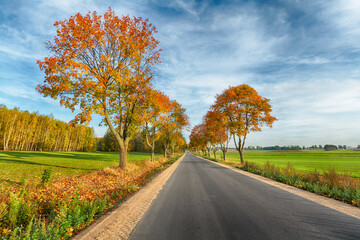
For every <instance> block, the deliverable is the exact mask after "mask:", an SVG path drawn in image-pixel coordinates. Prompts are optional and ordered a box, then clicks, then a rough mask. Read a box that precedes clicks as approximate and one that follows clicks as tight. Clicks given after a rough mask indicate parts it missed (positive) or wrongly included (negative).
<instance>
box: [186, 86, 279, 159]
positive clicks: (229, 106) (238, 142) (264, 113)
mask: <svg viewBox="0 0 360 240" xmlns="http://www.w3.org/2000/svg"><path fill="white" fill-rule="evenodd" d="M269 101H270V100H269V99H267V98H264V97H261V96H260V95H259V94H258V93H257V92H256V90H255V89H253V88H252V87H250V86H249V85H246V84H242V85H239V86H236V87H231V86H230V87H229V88H228V89H226V90H225V91H224V92H223V93H222V94H220V95H217V96H216V101H215V103H214V105H212V106H211V109H210V110H209V111H208V113H207V114H206V116H205V117H204V123H203V124H202V125H200V126H196V127H195V128H194V129H193V132H192V135H190V145H192V146H199V145H201V144H203V145H205V146H206V145H208V144H209V143H210V144H209V145H208V146H207V147H208V149H209V148H213V149H214V148H215V146H217V145H220V148H221V150H222V151H223V155H224V159H225V154H226V151H227V147H228V143H229V140H230V138H231V136H232V137H233V139H234V143H235V146H236V149H237V150H238V151H239V154H240V159H241V163H244V153H243V151H244V146H245V140H246V137H247V135H248V134H249V133H250V132H259V131H261V129H262V127H263V126H264V125H266V126H269V127H272V124H273V122H274V121H275V120H276V118H275V117H273V116H271V112H272V109H271V105H270V104H269ZM199 138H200V139H201V140H199ZM209 152H210V150H209ZM209 155H210V154H209Z"/></svg>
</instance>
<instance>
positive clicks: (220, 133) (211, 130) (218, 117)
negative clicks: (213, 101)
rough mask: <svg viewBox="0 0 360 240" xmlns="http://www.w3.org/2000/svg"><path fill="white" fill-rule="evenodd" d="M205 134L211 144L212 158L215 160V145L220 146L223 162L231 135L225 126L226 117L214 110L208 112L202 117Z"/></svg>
mask: <svg viewBox="0 0 360 240" xmlns="http://www.w3.org/2000/svg"><path fill="white" fill-rule="evenodd" d="M204 124H205V128H206V134H207V135H208V137H209V140H210V142H211V144H212V149H213V152H214V157H215V159H216V145H219V146H220V149H221V151H222V152H223V160H224V161H225V158H226V157H225V156H226V152H227V150H228V146H229V142H230V139H231V136H230V135H231V134H230V131H229V129H228V128H227V127H226V126H227V120H226V115H225V114H222V113H220V112H218V111H216V110H214V109H211V110H209V111H208V112H207V113H206V115H205V117H204Z"/></svg>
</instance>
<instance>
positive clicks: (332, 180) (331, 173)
mask: <svg viewBox="0 0 360 240" xmlns="http://www.w3.org/2000/svg"><path fill="white" fill-rule="evenodd" d="M339 177H340V176H339V174H337V173H336V171H335V169H334V168H333V167H332V168H330V169H329V170H328V171H326V172H324V180H325V181H326V183H327V184H328V185H329V186H330V187H334V186H336V185H339Z"/></svg>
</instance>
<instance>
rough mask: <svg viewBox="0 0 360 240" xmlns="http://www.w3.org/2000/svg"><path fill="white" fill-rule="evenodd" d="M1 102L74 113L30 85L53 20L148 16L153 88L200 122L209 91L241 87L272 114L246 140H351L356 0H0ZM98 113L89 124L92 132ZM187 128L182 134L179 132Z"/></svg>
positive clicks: (358, 55)
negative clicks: (154, 57) (268, 124)
mask: <svg viewBox="0 0 360 240" xmlns="http://www.w3.org/2000/svg"><path fill="white" fill-rule="evenodd" d="M0 2H1V4H0V104H5V105H6V106H7V107H8V108H13V107H19V108H20V109H22V110H28V111H30V112H34V111H36V112H39V113H40V114H52V115H53V116H54V117H55V118H57V119H60V120H63V121H70V120H71V119H72V118H73V117H74V115H75V113H71V111H70V110H67V109H65V108H62V107H60V106H59V103H58V101H56V100H52V99H48V98H44V97H42V96H41V95H40V94H39V93H37V92H36V91H35V87H36V85H37V84H39V83H41V82H42V81H43V79H44V75H43V73H42V72H40V70H39V67H38V66H37V65H36V60H38V59H43V58H44V57H45V56H47V55H48V52H47V50H46V49H45V47H44V44H43V42H45V41H48V40H52V39H53V37H54V35H55V33H56V31H55V28H54V26H53V24H54V22H55V21H57V20H64V19H67V18H69V17H70V16H72V15H75V14H76V13H78V12H80V13H82V14H86V13H88V12H89V11H97V12H98V13H100V14H103V13H104V12H105V11H106V10H107V9H108V7H111V8H112V9H113V10H114V11H115V13H116V14H117V15H130V16H141V17H144V18H149V20H150V22H152V23H153V24H154V25H155V26H156V27H157V29H158V34H157V38H158V39H159V40H160V47H161V48H162V49H163V52H162V56H161V59H162V63H161V65H160V66H159V70H158V76H157V78H156V83H155V86H156V88H157V89H161V90H163V91H164V92H165V93H166V94H168V95H169V96H170V98H172V99H176V100H177V101H178V102H180V103H181V104H182V105H183V106H184V107H185V108H186V109H187V114H188V115H189V117H190V122H191V125H192V126H194V125H196V124H198V123H200V122H201V120H202V117H203V115H204V114H205V113H206V112H207V110H208V109H209V106H210V105H211V104H213V102H214V99H215V96H216V94H219V93H221V92H222V91H223V90H224V89H225V88H227V87H228V86H229V85H232V86H235V85H239V84H243V83H246V84H249V85H251V86H252V87H254V88H255V89H256V90H257V91H258V92H259V94H260V95H262V96H264V97H266V98H270V99H271V104H272V105H273V112H274V115H275V116H276V117H277V118H278V121H277V122H275V124H274V127H273V128H272V129H266V128H265V129H264V131H263V132H262V133H253V134H251V135H250V136H249V138H248V140H247V143H248V144H247V145H262V146H270V145H306V146H310V145H313V144H322V145H324V144H328V143H330V144H342V145H343V144H347V145H351V146H357V145H358V144H360V125H359V123H360V14H359V12H360V1H358V0H333V1H331V0H330V1H329V0H324V1H321V0H319V1H313V0H302V1H295V0H287V1H286V0H271V1H270V0H269V1H250V0H243V1H241V0H234V1H230V0H229V1H227V0H225V1H216V0H214V1H195V0H175V1H168V0H164V1H162V0H153V1H137V0H132V1H128V0H122V1H115V0H114V1H108V0H107V1H105V0H103V1H100V0H76V1H75V0H61V1H59V0H54V1H52V0H51V1H50V0H44V1H40V0H39V1H37V0H33V1H28V0H0ZM99 122H100V121H99V118H95V119H94V121H93V122H92V123H91V124H90V126H92V127H94V129H95V132H96V134H97V136H102V135H103V134H104V132H105V128H104V127H99V126H98V124H99ZM187 135H188V133H187Z"/></svg>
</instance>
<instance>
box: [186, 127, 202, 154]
mask: <svg viewBox="0 0 360 240" xmlns="http://www.w3.org/2000/svg"><path fill="white" fill-rule="evenodd" d="M189 139H190V143H189V146H190V148H193V149H195V150H196V151H202V152H203V155H205V154H204V153H205V151H206V148H205V145H206V143H205V136H204V131H203V124H198V125H195V126H194V127H193V129H192V130H191V133H190V137H189Z"/></svg>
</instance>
